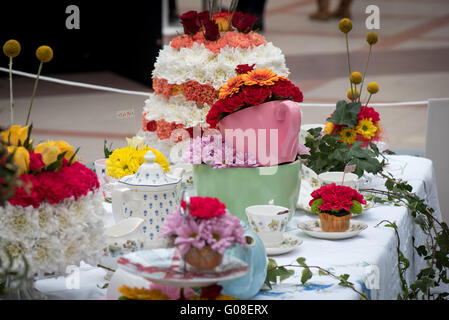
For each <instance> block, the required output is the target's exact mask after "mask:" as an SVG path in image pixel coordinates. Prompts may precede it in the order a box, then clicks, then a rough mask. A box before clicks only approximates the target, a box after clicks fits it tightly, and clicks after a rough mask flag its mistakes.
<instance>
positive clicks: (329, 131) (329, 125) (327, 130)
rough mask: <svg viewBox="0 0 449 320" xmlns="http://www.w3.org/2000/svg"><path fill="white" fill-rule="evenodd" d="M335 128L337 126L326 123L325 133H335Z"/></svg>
mask: <svg viewBox="0 0 449 320" xmlns="http://www.w3.org/2000/svg"><path fill="white" fill-rule="evenodd" d="M334 128H335V124H333V123H332V122H328V123H326V126H325V127H324V131H325V132H326V133H327V134H332V131H334Z"/></svg>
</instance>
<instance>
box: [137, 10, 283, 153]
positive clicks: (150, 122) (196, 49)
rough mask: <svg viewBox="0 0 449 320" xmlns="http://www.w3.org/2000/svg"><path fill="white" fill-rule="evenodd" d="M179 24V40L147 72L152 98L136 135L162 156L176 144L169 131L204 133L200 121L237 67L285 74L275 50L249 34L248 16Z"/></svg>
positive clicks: (195, 16)
mask: <svg viewBox="0 0 449 320" xmlns="http://www.w3.org/2000/svg"><path fill="white" fill-rule="evenodd" d="M180 18H181V23H182V24H183V27H184V34H183V35H180V36H178V37H176V38H174V39H173V40H172V41H171V42H170V44H168V45H166V46H164V48H163V49H162V50H161V51H160V54H159V56H158V58H157V61H156V63H155V65H154V70H153V72H152V76H153V89H154V94H153V95H151V96H150V98H149V99H148V100H147V101H146V102H145V107H144V109H143V115H142V130H141V131H140V133H139V134H140V135H142V136H144V137H145V143H146V144H147V145H151V146H153V147H155V148H156V149H158V150H160V151H162V152H163V153H164V154H165V155H166V156H168V154H169V148H170V147H171V146H173V145H174V144H175V143H176V142H179V140H181V139H182V138H181V137H180V138H175V137H174V138H173V139H170V137H171V134H172V132H173V131H174V130H176V129H186V130H187V131H188V132H189V134H190V136H193V128H194V127H198V128H201V129H206V128H208V127H209V124H208V123H207V122H206V115H207V114H208V112H209V110H210V108H211V107H212V105H213V104H214V102H215V101H216V100H217V98H218V95H219V94H218V91H219V89H220V88H221V87H222V86H223V85H224V84H226V83H227V81H228V80H229V79H230V78H232V77H233V76H234V75H235V68H236V67H237V66H238V65H240V64H247V63H250V62H251V63H252V64H254V65H255V68H261V69H262V68H270V69H271V70H273V72H275V73H277V74H278V75H279V76H287V75H288V73H289V72H288V69H287V67H286V65H285V57H284V55H283V54H282V52H281V50H280V49H279V48H277V47H275V46H274V45H273V44H272V43H271V42H267V41H266V39H265V37H264V36H262V35H260V34H258V33H256V32H254V31H251V29H252V26H253V24H254V23H255V21H256V19H257V18H255V17H253V16H251V15H250V14H243V13H241V12H235V13H234V14H233V13H232V12H216V13H210V12H209V11H203V12H199V13H197V12H195V11H189V12H187V13H185V14H183V15H181V17H180ZM200 132H201V131H200Z"/></svg>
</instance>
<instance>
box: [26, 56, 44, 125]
mask: <svg viewBox="0 0 449 320" xmlns="http://www.w3.org/2000/svg"><path fill="white" fill-rule="evenodd" d="M43 64H44V63H43V62H42V61H41V64H40V65H39V70H38V71H37V77H36V80H35V81H34V87H33V94H32V95H31V102H30V108H29V109H28V115H27V121H26V123H25V125H28V121H29V120H30V114H31V108H32V107H33V101H34V96H35V95H36V90H37V84H38V82H39V76H40V74H41V71H42V65H43Z"/></svg>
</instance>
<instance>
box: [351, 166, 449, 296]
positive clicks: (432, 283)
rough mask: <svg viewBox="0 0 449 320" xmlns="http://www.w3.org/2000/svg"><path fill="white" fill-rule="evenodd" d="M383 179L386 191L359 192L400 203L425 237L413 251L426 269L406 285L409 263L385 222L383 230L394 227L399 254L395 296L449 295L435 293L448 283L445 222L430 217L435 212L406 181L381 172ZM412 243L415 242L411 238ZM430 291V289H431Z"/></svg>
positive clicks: (448, 242) (448, 241) (391, 224)
mask: <svg viewBox="0 0 449 320" xmlns="http://www.w3.org/2000/svg"><path fill="white" fill-rule="evenodd" d="M381 176H382V177H384V178H385V179H386V180H385V187H386V190H377V189H361V190H360V191H366V192H370V193H372V194H375V195H378V196H380V197H379V198H380V199H381V200H380V201H376V198H374V201H376V202H379V203H385V201H389V202H392V203H394V204H396V205H397V204H400V205H403V206H405V207H407V208H408V209H409V212H410V214H411V215H412V217H413V219H414V222H415V223H416V224H417V225H418V226H419V227H420V228H421V230H422V231H423V232H424V234H425V236H426V242H425V244H422V245H419V246H418V247H416V246H415V245H413V246H414V248H415V250H416V253H417V254H418V255H419V256H420V257H422V258H423V260H424V261H426V264H427V266H426V268H424V269H422V270H420V271H419V272H418V274H417V276H416V280H415V282H414V283H412V284H410V285H409V284H407V281H406V279H405V277H404V274H405V272H406V271H407V269H408V268H409V266H410V263H409V261H408V260H407V259H406V258H405V256H404V254H403V253H402V251H401V250H400V239H399V234H398V232H397V226H396V224H395V223H394V222H390V221H387V220H384V221H381V222H380V223H379V224H381V223H383V222H388V224H386V225H385V226H386V227H390V228H393V229H394V230H395V233H396V238H397V241H398V243H397V252H398V272H399V277H400V279H401V285H402V294H399V295H398V299H401V300H411V299H429V300H430V299H445V298H447V297H448V296H449V293H448V292H440V293H438V292H436V291H435V289H437V288H438V287H439V286H440V285H441V284H443V283H444V284H448V283H449V278H448V270H449V228H448V226H447V224H446V223H445V222H440V221H438V219H436V218H435V217H434V215H433V213H434V209H433V208H432V207H430V206H429V205H427V204H426V203H425V201H424V199H421V198H419V197H418V196H417V195H416V194H415V193H413V192H412V190H413V188H412V186H411V185H410V184H408V183H407V182H406V181H403V180H401V179H395V178H394V177H393V176H392V175H387V174H384V173H381ZM413 242H414V239H413ZM432 289H433V290H432Z"/></svg>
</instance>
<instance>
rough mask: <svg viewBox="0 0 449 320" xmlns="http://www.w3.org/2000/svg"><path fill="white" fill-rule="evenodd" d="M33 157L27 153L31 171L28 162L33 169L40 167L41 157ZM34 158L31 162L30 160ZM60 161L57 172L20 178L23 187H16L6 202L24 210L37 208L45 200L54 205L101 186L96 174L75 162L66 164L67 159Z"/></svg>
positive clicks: (21, 176) (23, 175) (76, 197)
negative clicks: (30, 207) (59, 168)
mask: <svg viewBox="0 0 449 320" xmlns="http://www.w3.org/2000/svg"><path fill="white" fill-rule="evenodd" d="M32 154H34V153H30V168H31V163H34V164H33V165H34V166H35V168H37V167H40V164H39V156H40V154H34V155H33V156H32ZM33 158H34V160H31V159H33ZM41 162H42V161H41ZM62 162H63V166H62V168H61V170H59V171H42V172H41V173H37V174H34V175H33V174H22V175H20V177H19V178H20V180H22V182H23V185H22V186H21V187H19V188H17V190H16V193H15V195H14V197H12V198H11V199H9V203H11V204H12V205H19V206H23V207H27V206H30V205H31V206H33V207H34V208H37V207H39V205H40V204H41V203H42V202H44V201H48V202H49V203H50V204H57V203H59V202H61V201H62V200H64V199H67V198H70V197H72V196H73V197H74V198H75V200H78V198H80V197H82V196H85V195H87V194H88V192H89V191H95V190H96V189H98V188H99V187H100V184H99V182H98V178H97V176H96V174H95V173H94V172H93V171H92V170H90V169H89V168H87V167H86V166H84V165H83V164H81V163H79V162H74V163H72V164H71V165H69V162H68V161H67V160H66V159H63V160H62Z"/></svg>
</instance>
